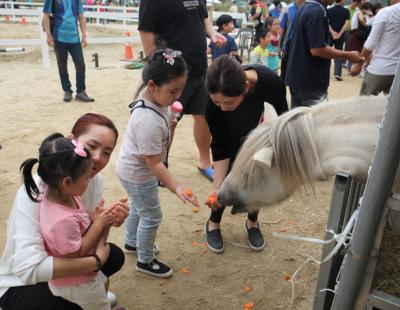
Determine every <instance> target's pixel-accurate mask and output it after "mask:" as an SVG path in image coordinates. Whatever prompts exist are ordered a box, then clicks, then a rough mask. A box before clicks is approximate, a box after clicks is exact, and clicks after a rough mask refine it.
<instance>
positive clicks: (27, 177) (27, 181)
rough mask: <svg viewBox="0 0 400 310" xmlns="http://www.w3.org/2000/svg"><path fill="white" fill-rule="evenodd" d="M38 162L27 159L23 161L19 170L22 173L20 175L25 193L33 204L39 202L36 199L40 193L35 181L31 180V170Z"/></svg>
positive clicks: (33, 159) (35, 159)
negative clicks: (22, 178)
mask: <svg viewBox="0 0 400 310" xmlns="http://www.w3.org/2000/svg"><path fill="white" fill-rule="evenodd" d="M38 162H39V160H38V159H37V158H29V159H27V160H25V161H24V162H23V163H22V165H21V167H20V170H21V171H22V175H23V177H24V185H25V189H26V193H27V194H28V196H29V198H30V199H31V200H32V201H34V202H39V200H38V197H39V195H40V191H39V188H38V187H37V185H36V183H35V180H34V179H33V176H32V168H33V166H34V165H35V164H36V163H38Z"/></svg>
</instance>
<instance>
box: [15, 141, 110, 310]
mask: <svg viewBox="0 0 400 310" xmlns="http://www.w3.org/2000/svg"><path fill="white" fill-rule="evenodd" d="M37 163H38V164H39V166H38V175H39V177H40V178H41V179H42V180H43V182H45V187H44V189H43V190H41V189H39V187H38V186H37V184H36V182H35V180H34V178H33V176H32V169H33V166H34V165H35V164H37ZM92 169H93V161H92V158H91V155H90V153H89V151H88V150H87V149H86V148H85V147H84V146H83V145H82V144H81V143H80V142H78V141H77V140H72V141H71V140H69V139H67V138H64V137H63V135H61V134H59V133H55V134H52V135H50V136H49V137H47V138H46V139H45V140H44V141H43V142H42V144H41V145H40V148H39V158H29V159H27V160H25V161H24V162H23V164H22V165H21V170H22V174H23V178H24V185H25V189H26V192H27V194H28V196H29V198H30V199H31V200H32V201H33V202H35V203H39V225H40V230H41V233H42V236H43V239H44V241H45V247H46V251H47V253H48V254H49V255H52V256H54V257H69V258H71V257H84V256H93V257H94V258H95V259H96V261H97V263H98V268H97V270H98V272H94V271H92V272H89V273H87V274H83V275H79V276H70V277H65V278H62V279H54V280H51V281H49V288H50V290H51V292H52V293H53V295H55V296H60V297H62V298H64V299H67V300H69V301H70V302H73V303H76V304H79V305H80V306H81V307H82V308H83V309H84V310H97V309H102V310H108V309H111V307H110V303H109V301H108V299H107V293H106V289H105V283H106V281H107V278H106V276H105V275H104V274H103V273H102V272H100V271H99V270H100V268H101V267H102V264H101V260H100V258H99V256H98V255H97V254H96V253H95V251H94V250H95V247H96V244H97V243H98V242H99V241H100V239H101V238H102V237H103V236H104V234H105V230H106V229H107V228H108V227H109V226H110V225H111V224H112V223H113V220H114V218H113V211H114V209H113V208H107V209H104V210H103V211H101V212H95V213H92V214H91V215H90V216H89V214H88V213H87V212H86V211H85V208H84V206H83V203H82V200H81V195H82V194H83V193H84V192H85V191H86V189H87V187H88V184H89V180H90V178H91V173H92ZM103 242H104V241H103Z"/></svg>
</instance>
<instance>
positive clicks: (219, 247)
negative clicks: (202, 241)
mask: <svg viewBox="0 0 400 310" xmlns="http://www.w3.org/2000/svg"><path fill="white" fill-rule="evenodd" d="M206 242H207V246H208V248H209V249H210V250H211V251H213V252H214V253H217V254H220V253H222V252H223V251H224V241H223V240H222V234H221V229H214V230H211V231H209V230H208V221H207V223H206Z"/></svg>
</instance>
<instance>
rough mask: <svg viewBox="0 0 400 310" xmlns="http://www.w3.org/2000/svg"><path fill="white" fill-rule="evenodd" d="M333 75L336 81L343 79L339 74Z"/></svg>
mask: <svg viewBox="0 0 400 310" xmlns="http://www.w3.org/2000/svg"><path fill="white" fill-rule="evenodd" d="M333 77H334V78H335V80H336V81H343V79H342V77H341V76H340V75H334V76H333Z"/></svg>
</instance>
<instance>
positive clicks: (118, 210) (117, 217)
mask: <svg viewBox="0 0 400 310" xmlns="http://www.w3.org/2000/svg"><path fill="white" fill-rule="evenodd" d="M110 209H112V210H113V211H112V213H113V216H114V222H113V223H112V226H114V227H120V226H121V225H122V223H123V222H124V221H125V219H126V218H127V217H128V214H129V207H128V198H120V199H119V201H118V202H114V203H112V204H111V205H110Z"/></svg>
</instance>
